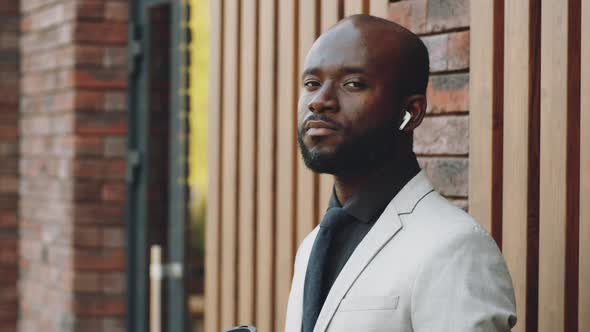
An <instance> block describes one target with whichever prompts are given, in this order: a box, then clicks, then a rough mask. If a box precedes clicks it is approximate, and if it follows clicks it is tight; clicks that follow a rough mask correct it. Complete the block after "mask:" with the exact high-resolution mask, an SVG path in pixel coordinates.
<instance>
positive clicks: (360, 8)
mask: <svg viewBox="0 0 590 332" xmlns="http://www.w3.org/2000/svg"><path fill="white" fill-rule="evenodd" d="M363 13H364V14H368V13H369V0H344V17H348V16H350V15H355V14H363Z"/></svg>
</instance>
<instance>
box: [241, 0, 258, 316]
mask: <svg viewBox="0 0 590 332" xmlns="http://www.w3.org/2000/svg"><path fill="white" fill-rule="evenodd" d="M256 10H257V8H256V1H243V2H242V4H241V8H240V37H239V38H240V41H241V42H240V76H239V77H240V80H239V83H240V108H239V109H240V123H239V126H240V140H239V149H240V159H239V163H240V177H239V182H240V185H239V190H240V193H239V197H240V200H239V202H238V203H239V216H238V220H239V224H238V230H239V232H238V236H239V241H238V243H239V251H238V258H239V263H238V271H239V273H238V276H239V278H238V301H237V302H238V320H237V321H238V322H239V323H238V324H243V323H251V322H254V309H255V301H254V299H255V298H256V297H255V290H256V288H255V271H254V268H253V267H254V266H256V265H255V257H256V251H255V245H256V241H255V240H256V234H255V231H256V225H255V220H254V218H255V214H254V212H255V204H256V200H253V199H251V198H252V197H255V195H256V186H255V181H256V160H255V157H256V144H254V142H256V120H257V117H256V107H257V105H256V92H257V91H256V83H257V81H258V80H257V78H258V77H257V74H258V73H257V72H256V54H257V53H256V43H254V42H253V41H255V40H256V37H257V36H256V25H257V21H256Z"/></svg>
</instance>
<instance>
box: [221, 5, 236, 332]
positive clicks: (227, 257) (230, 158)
mask: <svg viewBox="0 0 590 332" xmlns="http://www.w3.org/2000/svg"><path fill="white" fill-rule="evenodd" d="M223 6H224V21H223V24H224V27H223V51H224V54H223V55H224V59H223V73H222V76H223V82H222V89H223V96H222V98H223V105H222V112H223V117H222V123H221V127H222V128H221V131H222V141H221V157H222V162H221V199H222V208H221V236H222V238H221V241H222V243H223V250H222V252H221V296H220V297H221V308H222V310H221V324H222V326H232V325H233V324H235V322H236V305H237V303H236V299H237V287H236V286H237V275H238V273H237V272H238V270H237V265H238V264H237V263H238V258H237V252H238V246H237V243H238V242H237V240H238V238H237V230H238V228H237V220H236V219H237V216H238V214H237V204H238V201H237V188H238V167H237V165H238V164H237V162H238V161H239V156H238V137H239V136H238V133H239V132H238V130H239V126H238V123H239V122H238V121H239V111H238V107H239V93H238V91H239V89H238V88H239V87H238V83H239V82H238V80H237V79H236V78H237V77H238V75H239V70H238V59H239V49H238V44H239V39H238V38H239V6H238V2H237V1H233V0H226V1H224V4H223Z"/></svg>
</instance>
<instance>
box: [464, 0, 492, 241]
mask: <svg viewBox="0 0 590 332" xmlns="http://www.w3.org/2000/svg"><path fill="white" fill-rule="evenodd" d="M470 6H471V7H470V8H471V12H470V19H471V26H470V70H469V117H470V118H469V179H470V181H469V212H470V213H471V215H473V216H474V217H475V219H476V220H478V221H479V222H480V223H481V224H482V225H483V226H484V227H485V228H486V229H487V230H488V231H489V232H491V230H492V190H491V188H492V152H493V147H492V137H493V135H492V131H493V119H492V117H493V90H492V89H491V88H490V87H491V86H492V83H493V77H494V75H493V69H494V58H493V53H492V46H493V37H494V36H493V31H494V14H493V13H494V4H493V1H491V0H481V1H473V2H471V3H470Z"/></svg>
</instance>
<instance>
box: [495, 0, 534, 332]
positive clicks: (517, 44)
mask: <svg viewBox="0 0 590 332" xmlns="http://www.w3.org/2000/svg"><path fill="white" fill-rule="evenodd" d="M505 5H506V7H505V14H506V15H505V20H504V22H505V34H504V36H505V37H504V38H505V44H504V46H505V48H504V60H505V67H504V158H503V163H504V166H503V167H504V172H503V174H504V176H503V195H502V196H503V204H502V206H503V216H502V219H503V222H504V227H503V235H502V252H503V253H504V257H505V258H506V263H507V264H508V268H509V269H510V272H511V274H512V283H513V285H514V290H515V295H516V308H517V315H518V317H526V308H527V302H526V294H527V248H528V242H527V239H528V237H527V234H528V225H527V220H528V218H527V217H528V178H529V174H528V173H529V158H528V150H529V110H530V104H529V102H530V99H529V77H530V73H529V65H528V64H529V59H530V52H529V40H530V39H529V23H530V17H529V13H530V8H529V2H528V1H510V0H507V1H505ZM513 331H515V332H524V331H527V329H526V320H521V321H520V324H518V326H517V327H516V328H515V329H514V330H513Z"/></svg>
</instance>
